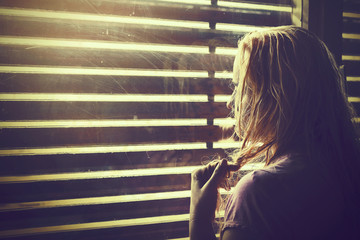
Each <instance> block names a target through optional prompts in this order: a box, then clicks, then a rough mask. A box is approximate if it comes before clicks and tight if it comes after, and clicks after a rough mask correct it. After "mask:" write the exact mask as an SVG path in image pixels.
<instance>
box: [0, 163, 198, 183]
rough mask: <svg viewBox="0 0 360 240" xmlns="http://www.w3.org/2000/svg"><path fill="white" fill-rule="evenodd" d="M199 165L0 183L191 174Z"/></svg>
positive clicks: (34, 177)
mask: <svg viewBox="0 0 360 240" xmlns="http://www.w3.org/2000/svg"><path fill="white" fill-rule="evenodd" d="M196 168H198V166H185V167H172V168H145V169H129V170H113V171H93V172H76V173H56V174H42V175H27V176H6V177H0V183H25V182H40V181H65V180H80V179H102V178H123V177H144V176H162V175H174V174H190V173H191V172H192V171H194V170H195V169H196Z"/></svg>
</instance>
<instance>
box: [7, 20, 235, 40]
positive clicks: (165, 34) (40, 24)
mask: <svg viewBox="0 0 360 240" xmlns="http://www.w3.org/2000/svg"><path fill="white" fill-rule="evenodd" d="M0 22H1V23H2V28H1V29H0V34H1V35H11V36H28V37H39V36H41V37H44V38H67V39H77V38H80V39H88V40H109V41H122V42H140V43H141V42H142V43H144V42H146V43H164V44H180V45H196V46H212V47H213V46H224V47H236V46H237V41H238V39H239V38H240V37H241V36H242V34H241V33H231V32H224V31H216V30H210V29H208V30H207V29H195V30H194V29H191V28H188V29H186V28H185V29H184V28H174V27H165V26H164V27H161V28H159V27H151V26H147V27H144V26H142V25H140V26H138V25H133V24H123V23H116V22H115V23H112V22H105V23H104V22H93V21H83V20H79V21H74V20H66V19H61V21H60V20H57V19H46V21H44V19H43V18H30V17H8V16H1V15H0ZM144 36H146V38H144Z"/></svg>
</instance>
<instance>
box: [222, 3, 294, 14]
mask: <svg viewBox="0 0 360 240" xmlns="http://www.w3.org/2000/svg"><path fill="white" fill-rule="evenodd" d="M217 5H218V6H219V7H229V8H239V9H252V10H266V11H279V12H289V13H291V12H292V7H291V6H280V5H265V4H254V3H241V2H230V1H222V0H219V1H218V2H217Z"/></svg>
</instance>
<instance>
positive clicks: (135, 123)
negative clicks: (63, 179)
mask: <svg viewBox="0 0 360 240" xmlns="http://www.w3.org/2000/svg"><path fill="white" fill-rule="evenodd" d="M206 125H207V120H206V119H124V120H119V119H111V120H110V119H104V120H47V121H37V120H35V121H0V128H87V127H158V126H206Z"/></svg>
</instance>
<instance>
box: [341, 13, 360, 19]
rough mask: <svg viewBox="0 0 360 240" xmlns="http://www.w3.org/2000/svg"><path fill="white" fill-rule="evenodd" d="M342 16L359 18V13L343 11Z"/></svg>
mask: <svg viewBox="0 0 360 240" xmlns="http://www.w3.org/2000/svg"><path fill="white" fill-rule="evenodd" d="M343 17H348V18H360V14H359V13H352V12H343Z"/></svg>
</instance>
